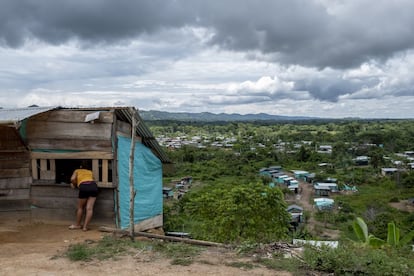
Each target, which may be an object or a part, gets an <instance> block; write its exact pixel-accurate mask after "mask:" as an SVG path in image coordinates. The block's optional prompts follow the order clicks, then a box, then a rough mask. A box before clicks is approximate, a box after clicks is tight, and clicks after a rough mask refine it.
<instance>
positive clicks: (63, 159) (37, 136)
mask: <svg viewBox="0 0 414 276" xmlns="http://www.w3.org/2000/svg"><path fill="white" fill-rule="evenodd" d="M133 126H135V129H134V130H133V128H134V127H133ZM132 134H133V135H134V136H132ZM132 138H134V139H132ZM132 141H135V144H134V147H133V146H132V145H131V142H132ZM132 148H134V149H135V150H134V152H133V155H131V149H132ZM130 155H131V156H133V160H134V167H133V179H134V181H133V183H134V188H135V190H136V191H137V193H136V195H135V199H134V205H135V209H134V218H133V219H134V226H135V229H136V231H143V230H146V229H150V228H157V227H162V225H163V221H162V204H163V203H162V200H163V194H162V172H163V166H164V165H166V164H168V163H170V161H169V159H168V157H167V155H166V154H165V153H164V151H163V150H162V148H161V147H160V146H159V144H158V142H157V141H156V139H155V138H154V136H153V135H152V134H151V132H150V130H149V129H148V127H147V126H146V125H145V123H144V122H143V120H142V118H141V117H140V116H139V113H138V111H137V110H136V109H135V108H133V107H93V108H63V107H29V108H19V109H0V211H25V212H29V213H30V217H31V218H32V220H34V221H46V220H59V221H73V220H74V219H75V210H76V203H77V191H75V190H72V189H71V188H70V176H71V175H72V172H73V170H75V169H76V168H78V167H79V165H80V163H81V162H82V160H87V161H89V162H90V163H91V164H92V171H93V174H94V178H95V180H96V182H97V184H98V187H99V189H100V193H99V195H98V198H97V201H96V204H95V209H94V218H93V220H95V221H96V222H102V223H104V224H110V225H115V226H117V227H120V228H123V229H124V228H127V227H129V224H130V217H129V214H130V212H129V201H130V179H129V162H130ZM92 223H93V221H92Z"/></svg>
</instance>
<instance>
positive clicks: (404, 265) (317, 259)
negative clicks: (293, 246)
mask: <svg viewBox="0 0 414 276" xmlns="http://www.w3.org/2000/svg"><path fill="white" fill-rule="evenodd" d="M304 260H305V262H306V263H307V265H308V266H309V267H310V268H311V269H314V270H318V271H323V272H328V273H334V274H335V275H363V274H365V275H410V273H411V272H412V271H413V269H414V265H413V256H412V254H411V255H410V254H408V255H407V257H403V256H398V252H397V251H394V250H390V249H388V250H387V251H386V250H383V249H372V248H368V247H360V246H358V245H354V244H345V245H341V246H339V247H338V248H329V247H323V248H315V247H306V248H305V251H304Z"/></svg>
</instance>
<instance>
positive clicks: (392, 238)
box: [387, 222, 414, 247]
mask: <svg viewBox="0 0 414 276" xmlns="http://www.w3.org/2000/svg"><path fill="white" fill-rule="evenodd" d="M413 237H414V230H412V231H410V232H409V233H408V234H406V235H405V236H404V237H403V238H401V236H400V229H399V228H398V227H397V226H396V225H395V223H394V222H390V223H388V235H387V244H388V245H390V246H393V247H401V246H404V245H407V244H408V243H409V242H411V240H412V239H413Z"/></svg>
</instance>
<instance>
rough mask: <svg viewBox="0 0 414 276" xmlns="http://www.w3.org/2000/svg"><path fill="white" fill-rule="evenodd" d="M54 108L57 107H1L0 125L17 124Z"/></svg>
mask: <svg viewBox="0 0 414 276" xmlns="http://www.w3.org/2000/svg"><path fill="white" fill-rule="evenodd" d="M52 109H56V107H25V108H0V125H8V124H16V123H18V122H20V121H23V120H24V119H26V118H29V117H31V116H34V115H37V114H40V113H43V112H46V111H49V110H52Z"/></svg>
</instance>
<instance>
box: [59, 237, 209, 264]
mask: <svg viewBox="0 0 414 276" xmlns="http://www.w3.org/2000/svg"><path fill="white" fill-rule="evenodd" d="M136 251H144V252H145V251H146V252H156V253H159V254H161V255H163V256H165V257H167V258H169V259H172V264H177V265H189V264H191V263H192V262H193V259H194V257H196V256H198V255H199V254H200V252H201V251H202V248H200V247H197V246H193V245H189V244H183V243H172V242H162V241H155V242H154V241H131V240H130V239H129V238H115V237H111V236H105V237H104V238H103V239H101V240H100V241H98V242H93V243H91V242H84V243H79V244H73V245H71V246H69V248H68V250H67V251H66V254H65V256H66V257H67V258H69V259H70V260H71V261H91V260H93V259H97V260H106V259H114V258H117V257H119V256H122V255H126V254H134V252H136Z"/></svg>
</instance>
